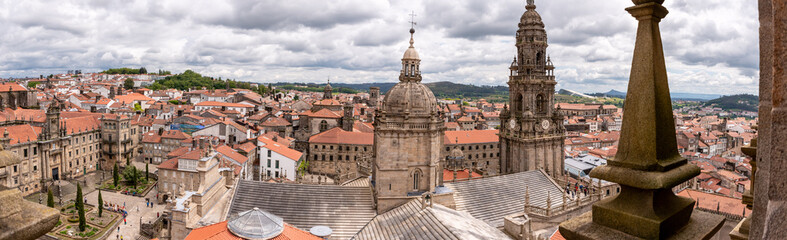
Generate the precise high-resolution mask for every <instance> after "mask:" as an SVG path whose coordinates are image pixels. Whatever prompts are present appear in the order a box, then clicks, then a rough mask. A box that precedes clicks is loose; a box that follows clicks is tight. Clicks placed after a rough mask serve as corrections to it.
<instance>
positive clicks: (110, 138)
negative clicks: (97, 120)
mask: <svg viewBox="0 0 787 240" xmlns="http://www.w3.org/2000/svg"><path fill="white" fill-rule="evenodd" d="M101 126H102V127H101V143H102V144H101V152H102V154H101V167H102V169H112V167H113V166H114V165H115V163H117V164H118V166H125V165H126V160H128V161H131V160H132V159H133V157H134V156H135V155H136V148H137V146H139V135H138V134H140V133H139V126H138V125H133V124H131V119H130V118H129V117H127V116H123V115H114V114H110V115H104V117H102V118H101Z"/></svg>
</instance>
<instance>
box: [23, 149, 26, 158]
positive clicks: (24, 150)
mask: <svg viewBox="0 0 787 240" xmlns="http://www.w3.org/2000/svg"><path fill="white" fill-rule="evenodd" d="M22 155H24V157H27V148H25V149H23V150H22Z"/></svg>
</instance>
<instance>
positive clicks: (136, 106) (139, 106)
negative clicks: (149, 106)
mask: <svg viewBox="0 0 787 240" xmlns="http://www.w3.org/2000/svg"><path fill="white" fill-rule="evenodd" d="M134 111H137V112H141V111H142V105H139V103H134Z"/></svg>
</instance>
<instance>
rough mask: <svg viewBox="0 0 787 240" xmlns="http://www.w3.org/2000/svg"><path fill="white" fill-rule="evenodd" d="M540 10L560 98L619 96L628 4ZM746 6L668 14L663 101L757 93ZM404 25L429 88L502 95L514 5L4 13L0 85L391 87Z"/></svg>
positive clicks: (371, 2)
mask: <svg viewBox="0 0 787 240" xmlns="http://www.w3.org/2000/svg"><path fill="white" fill-rule="evenodd" d="M536 5H537V7H538V8H537V9H536V10H537V11H538V12H539V13H540V14H541V16H542V18H543V20H544V24H545V25H546V30H547V34H548V38H549V48H548V49H547V52H548V54H549V55H551V57H552V61H553V62H554V64H555V67H556V71H555V75H556V78H557V81H558V86H557V88H558V89H559V88H567V89H572V90H577V91H580V92H602V91H604V92H605V91H608V90H610V89H616V90H619V91H625V90H626V83H627V79H628V75H629V69H630V64H631V55H632V50H633V46H634V37H635V33H636V26H637V25H636V21H635V20H634V18H632V17H631V16H630V15H629V14H628V13H627V12H625V11H624V8H626V7H629V6H631V5H633V4H632V3H631V1H629V0H603V1H602V0H549V1H547V0H536ZM756 5H757V1H752V0H703V1H697V0H667V1H666V2H665V6H666V7H667V8H668V9H669V11H670V14H669V15H667V17H666V18H665V19H664V20H663V21H662V23H661V33H662V37H663V42H664V51H665V56H666V58H667V69H668V71H669V80H670V85H671V90H672V91H673V92H692V93H717V94H734V93H756V92H757V90H756V89H757V81H756V80H757V78H758V74H759V73H758V72H759V70H758V64H759V63H758V28H759V24H758V22H757V9H756ZM411 11H414V12H415V14H416V15H417V16H416V17H415V21H416V22H417V23H418V25H417V26H416V33H415V47H416V48H417V49H418V51H419V53H420V56H421V59H422V62H421V69H422V71H423V75H424V81H425V82H435V81H452V82H461V83H470V84H476V85H505V84H506V81H507V80H508V70H507V66H508V64H509V63H510V62H511V60H512V59H513V57H514V54H515V49H516V48H515V47H514V33H515V31H516V29H517V23H518V22H519V18H520V16H521V15H522V13H523V12H524V11H525V1H524V0H494V1H489V0H451V1H446V0H423V1H413V0H396V1H384V0H262V1H259V0H247V1H244V0H237V1H230V0H226V1H219V0H183V1H163V0H128V1H125V0H124V1H104V0H93V1H86V0H53V1H33V0H26V1H19V0H0V33H2V34H0V77H24V76H38V75H39V74H50V73H63V72H65V70H67V69H82V70H83V71H85V72H92V71H99V70H102V69H106V68H111V67H134V68H138V67H140V66H144V67H146V68H147V69H148V70H149V71H156V70H158V69H165V70H170V71H173V72H182V71H183V70H186V69H192V70H195V71H197V72H200V73H203V74H206V75H210V76H216V77H224V78H233V79H238V80H244V81H252V82H280V81H290V82H291V81H295V82H325V80H326V79H327V78H328V77H330V78H331V80H332V81H334V82H353V83H362V82H394V81H398V80H397V79H398V71H399V69H400V61H401V60H400V59H401V57H402V54H403V53H404V50H405V49H406V48H407V46H408V43H407V41H408V40H409V33H408V30H409V28H410V24H409V23H408V21H409V20H410V18H409V13H410V12H411Z"/></svg>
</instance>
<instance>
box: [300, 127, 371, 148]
mask: <svg viewBox="0 0 787 240" xmlns="http://www.w3.org/2000/svg"><path fill="white" fill-rule="evenodd" d="M309 142H310V143H327V144H355V145H372V144H373V143H374V133H369V132H348V131H344V130H343V129H342V128H340V127H335V128H331V129H329V130H328V131H325V132H321V133H318V134H316V135H314V136H311V137H310V138H309Z"/></svg>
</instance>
